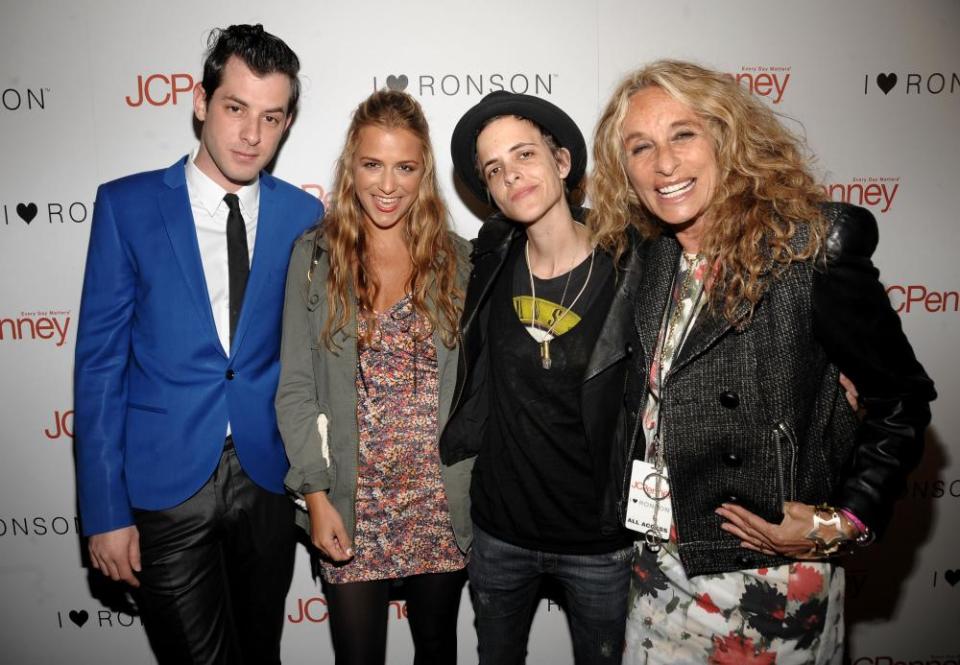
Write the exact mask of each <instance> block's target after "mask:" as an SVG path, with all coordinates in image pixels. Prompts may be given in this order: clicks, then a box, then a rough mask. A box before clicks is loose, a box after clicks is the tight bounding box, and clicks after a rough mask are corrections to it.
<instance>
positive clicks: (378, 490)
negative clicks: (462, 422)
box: [321, 296, 466, 584]
mask: <svg viewBox="0 0 960 665" xmlns="http://www.w3.org/2000/svg"><path fill="white" fill-rule="evenodd" d="M428 326H429V323H428V322H427V321H426V320H424V318H423V317H420V316H418V315H417V314H416V312H415V310H414V308H413V305H412V303H411V302H410V298H409V296H407V297H405V298H403V299H402V300H400V301H399V302H398V303H396V304H395V305H394V306H393V307H392V308H390V310H388V311H387V312H384V313H380V314H378V315H377V331H376V332H375V333H374V335H373V340H372V341H371V343H370V345H369V346H367V347H366V348H362V349H359V354H358V355H359V362H358V367H357V381H356V390H357V425H358V427H359V432H360V442H359V451H358V454H359V457H358V464H357V502H356V506H357V507H356V530H355V533H354V540H353V548H354V557H353V558H352V559H350V561H348V562H347V563H346V564H334V563H332V562H330V561H326V560H322V561H321V565H322V567H323V576H324V579H326V580H327V581H328V582H331V583H333V584H342V583H345V582H361V581H371V580H382V579H395V578H400V577H407V576H410V575H418V574H421V573H442V572H451V571H455V570H460V569H461V568H463V567H464V566H465V565H466V558H465V555H464V554H463V553H462V552H461V551H460V549H459V548H458V547H457V543H456V540H455V539H454V535H453V525H452V523H451V521H450V513H449V510H448V507H447V497H446V492H445V491H444V487H443V482H442V479H441V475H440V453H439V448H438V446H437V437H438V435H439V433H438V431H437V426H438V425H437V412H438V409H439V404H438V402H439V384H438V376H437V353H436V348H435V347H434V344H433V336H432V335H431V334H429V327H428ZM365 330H366V321H365V320H364V319H362V318H361V319H360V320H359V336H360V337H362V336H363V335H364V333H365Z"/></svg>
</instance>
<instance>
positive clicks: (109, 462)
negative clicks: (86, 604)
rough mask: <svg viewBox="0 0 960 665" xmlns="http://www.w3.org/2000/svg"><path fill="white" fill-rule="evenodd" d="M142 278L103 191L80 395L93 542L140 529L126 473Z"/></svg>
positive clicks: (84, 499) (96, 218)
mask: <svg viewBox="0 0 960 665" xmlns="http://www.w3.org/2000/svg"><path fill="white" fill-rule="evenodd" d="M136 274H137V273H136V265H135V261H134V260H133V257H132V256H131V255H130V254H129V253H128V250H127V248H126V247H125V246H124V242H123V239H122V238H121V236H120V232H119V229H118V228H117V220H116V217H115V215H114V209H113V205H112V202H111V200H110V196H109V191H108V190H107V189H106V188H105V187H101V188H100V189H99V190H98V191H97V199H96V203H95V204H94V212H93V223H92V227H91V231H90V243H89V246H88V249H87V263H86V269H85V271H84V278H83V293H82V296H81V300H80V318H79V322H78V324H77V345H76V357H75V363H74V389H73V392H74V418H75V423H76V463H77V495H78V500H79V507H80V518H81V523H82V524H83V533H84V534H85V535H88V536H89V535H93V534H97V533H104V532H106V531H112V530H114V529H119V528H121V527H125V526H129V525H131V524H133V514H132V510H131V507H130V498H129V496H128V493H127V485H126V479H125V477H124V468H123V467H124V449H125V445H126V432H125V427H126V408H127V367H128V363H129V357H130V338H131V327H132V321H133V311H134V303H135V296H136V288H137V287H136Z"/></svg>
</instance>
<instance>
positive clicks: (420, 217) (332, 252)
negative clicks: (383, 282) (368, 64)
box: [316, 90, 463, 348]
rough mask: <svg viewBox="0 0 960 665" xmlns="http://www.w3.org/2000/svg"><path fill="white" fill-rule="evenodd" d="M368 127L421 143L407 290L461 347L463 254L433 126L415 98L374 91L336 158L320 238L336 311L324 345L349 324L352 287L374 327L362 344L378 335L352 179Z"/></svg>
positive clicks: (449, 341)
mask: <svg viewBox="0 0 960 665" xmlns="http://www.w3.org/2000/svg"><path fill="white" fill-rule="evenodd" d="M370 125H375V126H378V127H381V128H383V129H405V130H407V131H409V132H411V133H413V134H414V135H415V136H416V137H417V138H418V139H420V145H421V147H422V152H423V154H422V157H423V177H422V178H421V180H420V188H419V191H418V192H417V198H416V200H415V201H414V202H413V205H412V206H411V207H410V210H409V212H408V213H407V219H406V222H405V224H404V238H405V239H406V241H407V248H408V250H409V252H410V258H411V261H412V264H413V270H412V273H411V276H410V282H409V284H408V286H409V289H410V298H411V302H412V305H413V308H414V310H415V311H416V312H417V314H418V315H420V316H423V317H426V318H427V320H428V321H429V323H430V330H431V331H433V330H439V331H440V333H441V339H442V340H443V343H444V344H445V345H446V346H447V347H451V348H452V347H453V346H454V345H455V344H456V337H457V325H458V323H459V320H460V312H461V310H462V308H463V292H462V290H461V289H460V288H459V287H458V286H457V277H456V276H457V249H456V247H455V246H454V242H453V239H452V238H451V237H450V233H449V230H448V221H447V219H448V215H447V208H446V205H444V202H443V199H442V198H441V196H440V192H439V189H438V187H437V174H436V165H435V160H434V156H433V148H432V147H431V145H430V129H429V127H428V125H427V120H426V118H425V117H424V114H423V109H421V108H420V104H418V103H417V101H416V100H415V99H414V98H413V97H411V96H410V95H408V94H406V93H403V92H396V91H392V90H380V91H378V92H375V93H373V94H372V95H370V96H369V97H368V98H367V99H365V100H364V101H363V102H362V103H361V104H360V106H358V107H357V109H356V111H354V113H353V119H352V121H351V122H350V128H349V129H348V130H347V138H346V141H345V143H344V146H343V151H342V152H341V154H340V158H339V159H338V160H337V168H336V176H335V180H334V188H333V199H334V204H333V206H332V211H331V212H330V213H328V214H327V215H326V216H325V217H324V219H323V224H322V226H321V227H320V229H319V230H318V231H317V237H316V241H317V242H319V241H320V240H321V237H322V239H323V240H324V241H325V242H326V249H327V252H328V253H329V259H330V271H329V274H328V277H327V285H326V286H327V302H328V303H330V308H329V311H328V314H327V320H326V322H325V324H324V327H323V332H322V338H323V341H324V343H325V344H326V346H327V347H328V348H332V347H333V346H334V342H333V335H334V333H335V332H336V331H339V330H342V329H343V328H344V327H345V326H346V325H347V321H348V318H349V317H348V312H349V311H350V307H351V303H350V302H349V291H350V287H351V286H352V287H353V289H354V291H355V293H356V298H357V316H358V317H366V319H367V324H368V325H367V329H366V335H365V336H364V339H361V340H360V343H361V344H362V345H363V344H369V343H370V339H371V338H372V336H373V334H374V333H375V332H376V317H375V316H373V302H374V300H375V299H376V296H377V292H378V290H379V289H380V283H379V281H378V279H377V276H376V274H374V272H373V271H372V270H371V269H370V266H369V263H368V257H367V238H366V233H367V232H366V231H365V229H364V223H363V211H362V209H361V207H360V202H359V200H358V199H357V192H356V185H355V182H354V178H353V167H354V159H355V157H356V152H357V148H358V146H359V144H360V130H361V129H362V128H364V127H367V126H370ZM428 300H429V301H432V302H433V304H434V307H435V309H436V312H435V313H434V312H432V311H431V309H429V308H428V307H427V301H428Z"/></svg>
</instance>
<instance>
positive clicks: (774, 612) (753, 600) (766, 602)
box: [623, 542, 844, 665]
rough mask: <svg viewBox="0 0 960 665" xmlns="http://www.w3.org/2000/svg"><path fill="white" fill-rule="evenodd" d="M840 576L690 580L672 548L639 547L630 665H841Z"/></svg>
mask: <svg viewBox="0 0 960 665" xmlns="http://www.w3.org/2000/svg"><path fill="white" fill-rule="evenodd" d="M843 596H844V571H843V568H841V567H839V566H834V565H833V564H832V563H827V562H823V561H803V562H799V561H798V562H795V563H790V564H785V565H781V566H775V567H772V568H757V569H753V570H739V571H734V572H730V573H721V574H716V575H700V576H697V577H694V578H693V579H689V578H687V576H686V573H685V572H684V570H683V566H682V565H681V563H680V558H679V556H678V555H677V550H676V544H675V543H674V542H670V543H666V544H664V546H663V547H662V548H661V549H660V551H659V552H656V553H654V552H651V551H650V550H648V549H647V548H646V547H644V546H643V545H642V544H638V546H637V550H636V552H635V556H634V562H633V570H632V579H631V587H630V601H629V603H630V614H629V618H628V619H627V633H626V651H625V653H624V658H623V662H624V664H629V665H655V664H658V663H663V664H667V663H670V664H675V665H686V664H692V663H708V664H710V665H773V664H777V665H801V664H802V665H827V664H830V665H839V664H840V663H841V662H842V661H843V636H844V627H843Z"/></svg>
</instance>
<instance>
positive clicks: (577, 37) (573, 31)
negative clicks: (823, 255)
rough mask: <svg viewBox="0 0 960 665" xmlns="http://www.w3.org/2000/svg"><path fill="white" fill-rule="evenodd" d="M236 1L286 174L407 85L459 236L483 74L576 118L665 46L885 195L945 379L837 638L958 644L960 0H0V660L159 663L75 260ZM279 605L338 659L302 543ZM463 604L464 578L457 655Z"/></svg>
mask: <svg viewBox="0 0 960 665" xmlns="http://www.w3.org/2000/svg"><path fill="white" fill-rule="evenodd" d="M240 22H262V23H263V24H264V25H265V26H266V28H267V29H268V30H269V31H271V32H273V33H275V34H277V35H280V36H281V37H283V38H284V39H285V40H286V41H287V42H288V43H289V44H290V45H291V46H292V47H293V49H294V50H295V51H296V52H297V53H298V54H299V56H300V58H301V61H302V63H303V79H304V94H303V98H302V100H303V101H302V112H301V114H300V116H299V118H298V119H297V121H296V123H295V124H294V126H293V128H292V130H291V133H290V137H289V140H288V141H287V142H286V144H285V146H284V147H283V149H282V151H281V153H280V157H279V160H278V162H277V165H276V170H275V173H276V174H277V175H278V176H280V177H282V178H284V179H286V180H289V181H291V182H293V183H296V184H298V185H300V186H301V187H303V188H304V189H306V190H308V191H311V192H313V193H315V194H317V193H319V191H320V189H321V188H328V187H329V186H330V183H331V178H332V167H333V163H334V160H335V158H336V155H337V154H338V151H339V149H340V146H341V142H342V140H343V135H344V132H345V129H346V126H347V122H348V117H349V113H350V111H351V110H352V108H353V107H355V106H356V104H357V103H358V102H359V101H360V100H361V99H362V98H363V97H364V96H366V95H367V94H368V93H369V92H371V91H372V90H373V89H374V88H375V87H378V86H384V85H389V86H391V87H396V88H401V89H405V90H407V91H408V92H410V93H412V94H413V95H415V96H416V97H417V98H418V99H419V100H420V101H421V103H422V104H423V106H424V109H425V110H426V113H427V116H428V118H429V121H430V124H431V127H432V129H433V136H434V142H435V145H436V149H437V155H438V158H439V159H438V163H439V167H440V171H441V175H442V178H441V180H442V186H443V190H444V193H445V195H446V199H447V202H448V203H449V204H450V208H451V211H452V213H453V223H454V225H455V227H456V228H457V229H458V230H459V232H460V233H461V234H462V235H464V236H467V237H472V236H473V235H474V234H475V233H476V230H477V228H478V226H479V224H480V218H479V217H478V216H477V214H476V213H475V212H474V211H473V210H472V209H471V207H468V204H467V203H466V202H465V201H464V199H462V198H461V194H462V193H460V192H458V191H456V190H455V187H454V184H453V179H452V167H451V164H450V158H449V154H448V142H449V136H450V132H451V130H452V129H453V126H454V124H455V123H456V121H457V119H458V118H459V116H460V115H461V114H462V113H463V111H465V110H466V109H467V108H468V107H470V106H471V105H473V104H474V103H475V102H476V101H477V100H478V99H480V97H481V96H482V95H484V94H485V93H487V92H490V91H492V90H498V89H504V88H505V89H508V90H513V91H516V92H524V93H530V94H536V95H540V96H542V97H545V98H547V99H550V100H552V101H553V102H555V103H556V104H558V105H559V106H561V107H563V108H564V109H566V110H567V111H568V112H569V113H570V114H571V116H572V117H573V118H574V119H575V120H576V121H577V122H578V123H579V124H580V126H581V127H582V128H583V130H584V132H585V133H586V134H590V133H591V132H592V131H593V128H594V125H595V122H596V120H597V117H598V114H599V110H600V109H601V107H602V105H603V104H604V102H605V101H606V96H607V95H608V94H609V92H610V90H611V89H612V87H613V85H614V84H615V82H616V81H617V80H618V79H619V77H620V76H621V75H622V74H623V73H625V72H626V71H628V70H630V69H631V68H633V67H635V66H637V65H639V64H640V63H642V62H644V61H647V60H650V59H654V58H659V57H679V58H685V59H693V60H697V61H700V62H703V63H705V64H708V65H710V66H713V67H715V68H718V69H721V70H723V71H726V72H729V73H730V74H731V75H733V76H735V77H736V78H737V79H738V80H739V81H740V83H741V84H742V85H744V86H748V87H749V88H750V90H751V91H752V92H753V93H754V94H756V95H759V96H761V97H763V98H764V99H765V100H766V101H767V102H768V103H769V104H771V105H772V106H773V108H774V109H776V110H777V111H778V112H780V113H782V114H784V115H785V116H788V117H789V118H790V121H789V122H791V123H793V124H794V126H795V128H796V129H798V130H799V131H802V132H804V133H805V134H806V136H807V137H808V140H809V143H810V145H811V146H812V147H813V149H814V150H815V151H816V153H817V154H818V155H819V157H820V162H819V164H820V168H821V173H822V177H823V182H824V185H825V186H826V187H827V188H828V190H829V192H830V195H831V197H833V198H835V199H838V200H839V199H843V200H846V201H851V202H853V203H857V204H860V205H864V206H866V207H868V208H870V209H871V210H872V211H873V213H874V214H875V215H876V216H877V219H878V220H879V223H880V230H881V244H880V248H879V249H878V251H877V254H876V261H877V263H878V264H879V266H880V267H881V270H882V276H883V279H884V281H885V283H886V285H887V288H888V292H889V294H890V298H891V301H892V302H893V303H894V306H895V307H896V309H897V310H898V311H899V312H900V315H901V317H902V321H903V325H904V327H905V328H906V330H907V332H908V334H909V335H910V338H911V340H912V341H913V344H914V347H915V348H916V349H917V352H918V354H919V356H920V359H921V360H922V362H923V363H924V365H925V366H926V367H927V368H928V370H929V371H930V373H931V374H932V376H933V377H934V379H935V380H936V382H937V387H938V389H939V391H940V395H941V397H940V399H939V400H938V401H937V402H936V403H935V404H934V405H933V413H934V420H933V427H932V430H931V432H930V435H929V436H928V442H927V443H928V447H927V452H926V455H925V458H924V462H923V464H922V467H921V468H920V469H919V470H918V471H917V472H916V473H915V474H914V475H913V476H912V478H911V480H910V483H909V488H908V491H907V494H906V496H905V497H904V500H903V501H902V502H901V504H900V507H899V510H898V513H897V517H896V520H895V522H894V524H893V526H892V528H891V529H890V532H889V537H888V539H887V541H886V542H885V543H884V544H882V545H879V546H876V547H874V548H872V549H871V550H869V551H867V552H865V553H864V554H863V555H860V556H858V557H857V558H854V559H852V560H850V561H849V562H848V579H849V603H848V613H849V626H850V634H851V639H850V654H851V661H852V662H853V663H854V664H855V665H897V664H898V663H904V664H906V663H911V664H913V663H924V664H935V663H939V664H943V665H945V664H947V663H952V664H954V665H956V663H958V662H960V633H958V630H957V626H958V623H957V617H958V616H960V612H958V609H960V555H958V553H957V552H958V545H960V529H958V526H960V521H958V516H960V462H958V461H957V457H958V454H960V439H958V438H957V432H958V431H960V399H958V395H960V386H958V383H960V361H958V354H957V353H956V350H957V339H958V334H957V333H958V330H960V314H958V309H960V294H958V291H960V274H958V272H960V271H958V268H957V259H956V256H957V249H958V247H960V232H958V228H960V225H958V222H960V217H958V214H957V196H958V182H960V161H958V158H960V39H958V35H960V3H958V2H956V1H954V0H939V1H933V0H929V1H917V2H912V3H906V2H894V1H893V0H889V1H884V2H878V1H874V0H847V1H840V0H805V1H804V2H793V3H786V2H769V1H764V0H736V1H728V2H714V1H712V0H685V1H681V0H677V1H675V2H671V3H662V2H651V1H649V0H579V1H577V2H572V1H562V2H561V1H559V0H525V1H524V2H516V1H515V0H510V1H507V0H487V1H486V2H469V3H466V2H456V1H450V0H447V1H445V2H444V1H442V0H424V1H421V2H407V3H395V2H384V1H381V0H368V1H367V2H353V3H352V2H317V1H316V0H314V1H312V2H307V1H302V2H301V1H296V2H275V3H264V2H253V1H252V0H233V1H232V2H213V1H210V2H186V1H184V0H170V1H168V2H164V3H159V2H142V1H141V2H129V1H125V2H121V1H119V0H102V1H99V2H93V1H92V0H80V1H75V2H65V1H64V2H52V1H50V2H48V1H45V0H36V1H34V2H29V3H28V2H16V1H15V0H2V4H0V182H2V185H0V395H2V397H0V428H2V429H0V432H2V452H0V460H2V463H0V663H10V664H15V665H20V664H31V665H33V664H45V663H50V664H54V663H73V664H76V665H82V664H86V663H90V664H93V663H96V664H110V663H124V664H126V663H149V662H152V657H151V655H150V651H149V648H148V645H147V641H146V638H145V636H144V632H143V629H142V627H141V625H140V621H139V619H138V618H136V617H135V616H133V615H132V614H131V612H130V609H129V606H128V605H127V604H126V599H125V598H124V597H123V594H122V593H118V592H117V589H115V588H112V587H110V586H109V585H103V584H102V583H100V580H99V579H98V576H97V575H90V574H88V571H87V570H86V569H84V568H83V562H82V559H81V548H80V543H79V537H78V529H77V518H76V507H75V499H74V480H73V455H72V445H71V444H72V438H71V437H72V429H73V412H72V394H71V381H70V377H71V372H72V364H73V363H72V358H73V346H74V341H75V328H76V318H77V311H78V306H79V295H80V284H81V277H82V267H83V260H84V255H85V250H86V244H87V237H88V234H89V231H90V219H91V215H92V205H93V203H92V202H93V199H94V193H95V190H96V187H97V185H98V183H100V182H103V181H105V180H110V179H113V178H116V177H119V176H122V175H125V174H127V173H131V172H134V171H141V170H146V169H155V168H160V167H163V166H166V165H169V164H171V163H172V162H173V161H174V160H175V159H177V158H178V157H179V156H181V155H183V154H185V153H187V152H188V151H190V150H191V149H192V148H193V146H194V144H195V138H194V134H193V131H192V126H191V93H190V91H191V89H192V87H193V85H194V83H195V82H197V81H198V80H199V74H200V69H201V53H202V50H203V47H204V45H205V38H206V35H207V32H208V30H209V29H210V28H211V27H214V26H224V25H228V24H230V23H240ZM464 196H466V195H464ZM470 205H471V206H472V205H473V204H472V203H471V204H470ZM287 611H288V623H287V626H286V629H285V633H284V641H283V655H284V659H285V661H286V662H288V663H332V662H333V656H332V652H331V649H330V640H329V635H328V631H327V626H326V625H325V624H326V621H327V614H326V609H325V603H324V599H323V596H322V593H321V591H320V589H319V587H318V585H317V584H316V583H315V582H314V581H313V579H312V578H311V575H310V566H309V560H308V557H307V556H306V552H305V550H303V549H301V550H300V551H299V552H298V561H297V572H296V577H295V579H294V584H293V588H292V589H291V591H290V595H289V598H288V601H287ZM390 614H391V622H390V638H389V640H390V642H389V650H390V656H389V659H388V660H389V662H391V663H402V662H409V661H410V660H411V655H412V647H411V642H410V638H409V634H408V631H407V629H406V622H405V618H404V610H403V605H402V602H400V601H398V602H396V603H395V604H393V605H392V606H391V609H390ZM472 620H473V615H472V612H471V610H470V607H469V602H467V597H466V595H465V596H464V605H463V608H462V612H461V617H460V636H461V646H460V655H461V662H464V663H467V662H473V661H475V645H476V642H475V637H474V634H473V628H472ZM360 638H361V639H362V636H360ZM571 661H572V656H571V653H570V642H569V638H568V636H567V629H566V626H565V622H564V618H563V614H562V612H561V611H560V609H559V608H558V607H557V606H556V605H555V604H553V603H550V602H549V601H547V600H544V601H543V603H542V604H541V606H540V609H539V611H538V613H537V616H536V619H535V621H534V627H533V634H532V637H531V642H530V658H529V662H531V663H544V664H546V663H550V664H553V663H569V662H571Z"/></svg>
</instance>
